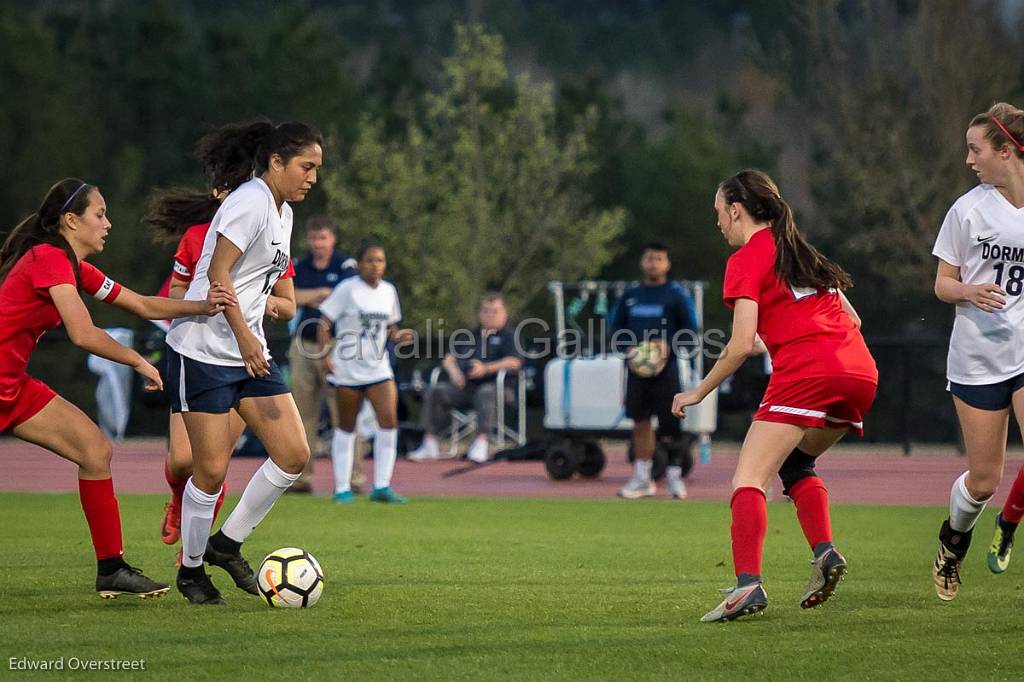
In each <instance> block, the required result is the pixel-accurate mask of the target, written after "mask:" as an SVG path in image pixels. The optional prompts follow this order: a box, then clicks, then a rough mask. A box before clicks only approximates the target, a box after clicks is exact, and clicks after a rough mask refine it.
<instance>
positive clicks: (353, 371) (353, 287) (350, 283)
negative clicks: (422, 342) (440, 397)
mask: <svg viewBox="0 0 1024 682" xmlns="http://www.w3.org/2000/svg"><path fill="white" fill-rule="evenodd" d="M320 312H321V313H322V314H323V315H324V317H326V318H327V319H329V320H331V321H332V322H333V323H334V336H335V339H336V342H335V344H334V354H333V356H332V358H331V360H332V362H333V364H334V372H333V373H332V374H331V375H330V376H328V377H327V378H328V379H329V380H330V382H331V383H332V384H334V385H335V386H364V385H366V384H372V383H376V382H379V381H384V380H386V379H391V378H392V377H393V376H394V374H393V373H392V371H391V361H390V359H389V358H388V351H387V340H388V327H389V326H390V325H393V324H397V323H398V321H399V320H401V319H402V308H401V306H399V304H398V291H397V290H396V289H395V286H394V285H393V284H391V282H385V281H383V280H381V281H380V282H378V283H377V286H376V287H371V286H370V285H369V284H367V283H366V282H365V281H364V280H363V278H362V277H349V278H348V279H346V280H344V281H343V282H341V284H339V285H338V286H336V287H334V291H332V292H331V295H330V296H328V297H327V298H326V299H324V302H323V303H321V304H320Z"/></svg>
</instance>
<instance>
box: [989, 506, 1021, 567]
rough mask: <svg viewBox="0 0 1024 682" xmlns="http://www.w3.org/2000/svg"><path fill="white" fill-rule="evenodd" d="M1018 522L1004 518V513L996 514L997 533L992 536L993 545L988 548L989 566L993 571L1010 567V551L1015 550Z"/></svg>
mask: <svg viewBox="0 0 1024 682" xmlns="http://www.w3.org/2000/svg"><path fill="white" fill-rule="evenodd" d="M1016 530H1017V524H1015V523H1009V522H1008V521H1004V520H1003V515H1002V514H997V515H996V533H995V535H994V536H993V537H992V546H991V547H989V548H988V556H987V557H986V558H987V559H988V568H989V570H990V571H992V572H993V573H1002V572H1003V571H1005V570H1006V569H1007V568H1009V567H1010V552H1012V551H1013V534H1014V532H1016Z"/></svg>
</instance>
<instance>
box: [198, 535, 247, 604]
mask: <svg viewBox="0 0 1024 682" xmlns="http://www.w3.org/2000/svg"><path fill="white" fill-rule="evenodd" d="M203 560H204V561H206V563H208V564H210V565H211V566H216V567H218V568H222V569H224V570H225V571H227V573H228V575H230V576H231V579H232V580H234V581H235V586H236V587H238V589H240V590H244V591H246V592H248V593H249V594H255V595H259V593H260V590H259V586H258V585H257V584H256V574H255V573H253V570H252V566H250V565H249V562H248V561H246V560H245V557H243V556H242V555H241V553H239V554H230V553H228V552H219V551H217V549H216V548H214V546H213V543H211V542H207V543H206V554H204V555H203Z"/></svg>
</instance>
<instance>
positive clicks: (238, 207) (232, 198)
mask: <svg viewBox="0 0 1024 682" xmlns="http://www.w3.org/2000/svg"><path fill="white" fill-rule="evenodd" d="M245 194H246V193H237V194H236V193H235V192H232V193H231V194H229V195H228V197H227V198H226V199H225V200H224V203H223V204H222V205H221V207H220V210H218V211H217V221H216V222H217V225H216V228H217V234H220V235H223V236H224V237H225V238H226V239H228V240H229V241H230V242H231V243H232V244H234V245H235V246H237V247H238V250H239V251H241V252H243V253H244V252H245V251H247V250H248V249H249V247H250V246H251V245H252V243H253V242H254V241H255V240H256V237H258V236H259V234H260V233H261V232H263V230H264V229H265V228H266V226H267V211H266V208H265V206H264V205H263V204H262V203H261V202H260V201H253V200H252V199H251V198H249V197H247V196H244V195H245Z"/></svg>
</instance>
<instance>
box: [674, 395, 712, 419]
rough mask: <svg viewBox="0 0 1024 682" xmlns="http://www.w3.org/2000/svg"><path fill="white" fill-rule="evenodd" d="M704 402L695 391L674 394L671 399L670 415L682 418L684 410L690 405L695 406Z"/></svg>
mask: <svg viewBox="0 0 1024 682" xmlns="http://www.w3.org/2000/svg"><path fill="white" fill-rule="evenodd" d="M702 400H704V398H702V397H701V396H700V395H698V394H697V392H696V391H686V392H685V393H676V395H675V397H674V398H672V414H674V415H675V416H677V417H679V418H682V417H685V416H686V408H687V407H689V406H690V405H696V404H697V403H699V402H700V401H702Z"/></svg>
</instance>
